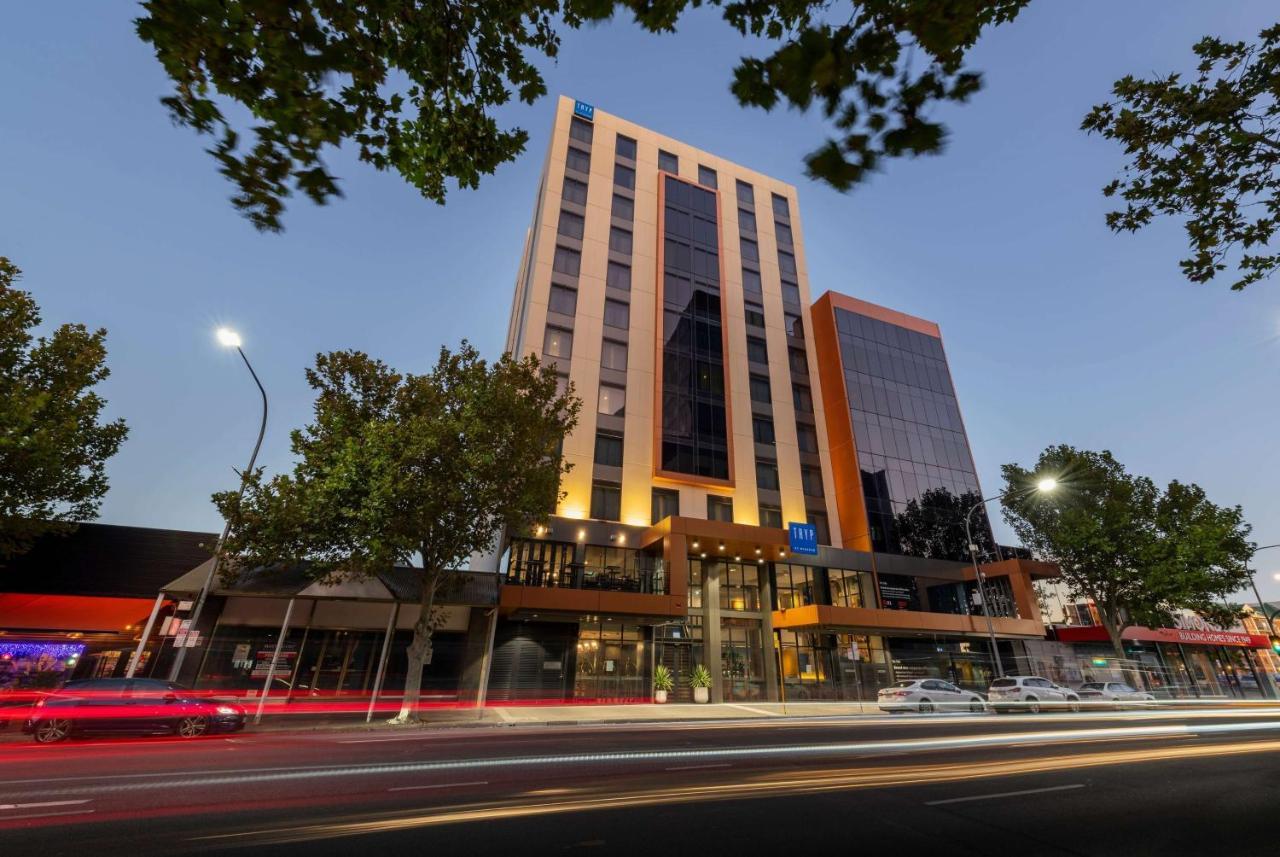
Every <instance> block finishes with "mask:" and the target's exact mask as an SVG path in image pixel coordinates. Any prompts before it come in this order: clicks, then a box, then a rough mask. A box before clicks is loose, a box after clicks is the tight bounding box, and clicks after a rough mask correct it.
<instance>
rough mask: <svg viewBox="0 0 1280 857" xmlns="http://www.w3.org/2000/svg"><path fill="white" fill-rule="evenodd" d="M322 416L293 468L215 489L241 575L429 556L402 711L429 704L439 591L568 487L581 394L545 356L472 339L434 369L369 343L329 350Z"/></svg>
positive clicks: (298, 442)
mask: <svg viewBox="0 0 1280 857" xmlns="http://www.w3.org/2000/svg"><path fill="white" fill-rule="evenodd" d="M307 382H308V383H309V384H310V385H311V388H312V389H313V390H314V391H315V393H316V403H315V416H314V420H313V422H312V423H311V424H310V425H308V426H306V427H305V428H303V429H298V430H295V431H294V432H293V434H292V446H293V452H294V455H295V456H297V463H296V464H295V466H294V469H293V473H291V474H281V475H278V476H275V477H273V478H271V479H269V480H268V479H264V478H263V472H262V470H260V469H259V470H258V471H256V472H254V473H250V474H247V475H246V478H245V491H244V495H243V497H242V496H241V495H240V493H239V492H238V491H224V492H221V493H218V494H215V495H214V497H213V499H214V503H215V504H216V505H217V507H218V510H219V511H220V512H221V513H222V515H223V516H224V517H225V518H226V520H227V522H228V524H229V525H230V533H229V536H228V538H227V541H226V543H225V545H224V551H225V554H226V556H227V558H228V560H230V561H229V562H228V564H227V567H228V568H229V569H230V573H231V574H235V573H237V572H240V571H244V570H252V569H256V568H260V567H264V566H272V565H276V564H278V563H288V564H293V563H305V564H306V568H307V571H308V573H310V574H312V575H313V576H315V577H316V578H318V579H321V580H326V581H331V582H332V581H336V580H340V579H343V578H350V577H355V578H359V577H362V576H367V575H370V574H373V573H375V572H379V571H386V570H389V569H391V568H393V567H395V566H397V565H418V564H419V563H420V565H419V568H420V578H421V584H422V594H421V600H420V603H421V607H422V611H421V614H420V616H419V619H418V620H417V622H416V624H415V625H414V629H413V639H412V641H411V642H410V644H409V647H408V658H409V673H408V676H407V678H406V682H405V695H404V706H403V709H402V711H401V714H400V719H401V720H407V719H410V718H412V717H414V716H416V709H417V704H418V698H419V691H420V688H421V679H422V667H423V664H424V663H425V662H426V658H427V656H428V655H429V653H430V651H431V638H432V633H433V632H434V630H435V628H434V619H435V616H436V610H435V608H436V607H437V597H438V596H439V595H440V594H441V593H442V592H444V590H445V588H446V587H447V586H448V585H449V584H450V583H451V581H452V580H453V579H455V573H454V570H455V569H457V568H459V567H460V566H461V565H462V564H463V563H465V562H466V561H467V559H468V558H469V557H470V556H471V555H472V554H473V553H486V552H488V551H489V550H491V549H492V548H493V547H494V543H495V540H496V539H498V538H499V537H500V536H501V535H502V534H503V533H504V532H511V531H524V530H527V529H529V528H530V527H531V526H532V525H533V524H534V523H536V522H538V521H542V520H545V519H546V517H547V516H548V515H550V514H551V513H552V512H553V511H554V510H555V506H556V503H557V502H558V500H559V499H560V496H561V492H560V478H561V476H562V475H563V474H564V473H565V472H567V469H568V468H567V466H566V465H565V464H564V463H563V461H562V459H561V456H560V452H559V450H560V444H561V442H562V440H563V438H564V436H565V435H566V434H567V433H568V432H569V431H571V430H572V429H573V426H574V425H575V424H576V423H577V418H578V410H579V408H580V406H581V403H580V401H579V400H578V399H577V398H576V397H575V396H574V395H573V394H572V390H569V391H566V392H564V393H559V392H558V391H557V384H556V375H555V372H554V370H553V369H551V368H549V367H543V366H540V365H539V363H538V360H537V358H536V357H528V358H525V359H524V360H519V361H517V360H514V359H512V358H511V357H509V356H506V357H503V358H502V359H501V360H498V361H497V362H495V363H492V364H490V363H487V362H486V361H484V360H482V359H480V356H479V354H478V353H477V352H476V351H475V349H474V348H472V347H471V346H470V345H468V344H467V343H465V342H464V343H463V344H462V347H461V348H460V349H459V350H458V351H457V352H450V351H449V350H448V349H441V351H440V357H439V360H438V361H437V362H436V365H435V366H434V367H433V368H432V369H431V371H430V372H428V373H426V374H424V375H406V374H401V373H399V372H396V371H394V370H393V369H391V368H390V367H388V366H387V365H386V364H384V363H382V362H381V361H379V360H375V359H373V358H371V357H369V356H368V355H367V354H364V353H362V352H358V351H335V352H332V353H329V354H321V355H318V356H317V357H316V363H315V367H314V368H312V369H308V370H307Z"/></svg>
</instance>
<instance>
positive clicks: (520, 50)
mask: <svg viewBox="0 0 1280 857" xmlns="http://www.w3.org/2000/svg"><path fill="white" fill-rule="evenodd" d="M1028 2H1030V0H848V1H847V2H835V3H832V2H831V1H830V0H781V1H780V2H760V0H482V2H475V0H471V2H467V0H448V2H444V3H431V4H427V3H422V2H418V0H376V2H375V0H363V1H362V2H348V0H284V2H281V0H146V2H144V3H143V4H142V5H143V8H144V11H145V14H144V15H143V16H142V17H141V18H139V19H138V20H137V21H136V27H137V32H138V35H139V37H141V38H142V40H143V41H144V42H147V43H148V44H150V45H151V46H152V47H153V48H154V50H155V53H156V57H157V59H158V60H159V61H160V63H161V65H162V66H163V67H164V70H165V73H166V74H167V75H168V76H169V78H170V79H171V81H172V83H173V92H172V94H170V95H169V96H167V97H165V98H164V99H162V101H163V103H164V105H165V106H166V107H167V108H168V109H169V113H170V115H171V117H172V118H173V120H174V121H175V122H176V123H177V124H179V125H183V126H187V127H190V128H193V129H195V130H196V131H197V132H199V133H200V134H204V135H209V136H211V137H213V138H214V143H213V146H212V148H211V149H210V150H209V151H210V153H211V154H212V155H213V156H214V158H215V159H216V160H217V162H218V164H219V168H220V170H221V172H222V173H223V174H224V175H225V176H226V177H227V178H228V179H229V180H230V181H231V182H232V183H233V184H234V186H235V192H234V194H233V196H232V202H233V204H234V205H235V206H236V207H237V208H238V209H240V210H241V211H242V212H243V213H244V214H245V216H247V217H248V218H249V219H250V221H251V222H252V223H253V224H254V225H255V226H256V227H257V228H259V229H262V230H280V229H281V228H282V227H283V219H282V215H283V213H284V209H285V201H286V200H287V199H288V198H289V197H290V196H291V195H293V194H294V193H295V192H296V193H301V194H303V195H305V196H307V197H308V198H309V199H311V200H312V201H313V202H315V203H318V204H324V203H327V202H328V201H330V200H331V199H333V198H334V197H338V196H341V189H340V187H339V182H338V179H337V177H335V176H334V175H333V174H332V173H331V172H330V171H329V169H328V167H327V166H326V165H325V162H324V157H325V155H326V153H328V152H330V151H332V150H334V149H337V148H338V147H340V146H350V147H352V150H353V151H355V152H356V153H357V156H358V157H359V159H360V160H361V161H363V162H365V163H367V164H370V165H371V166H373V167H374V168H376V169H378V170H395V171H396V172H398V173H400V175H401V176H402V177H403V178H404V179H405V180H406V181H408V182H409V183H410V184H412V185H413V186H414V187H415V188H416V189H417V190H418V191H419V193H421V194H422V195H423V196H424V197H426V198H427V199H431V200H434V201H436V202H439V203H443V202H444V200H445V196H446V185H447V183H448V182H449V181H450V180H452V181H454V182H456V183H457V185H458V186H459V187H462V188H474V187H476V186H478V184H479V181H480V178H481V176H483V175H486V174H491V173H493V172H494V170H496V169H497V167H498V166H500V165H501V164H503V163H505V162H507V161H510V160H513V159H514V158H515V157H517V156H518V155H519V154H520V153H521V152H523V151H524V147H525V145H526V143H527V142H528V139H529V135H528V133H527V132H526V131H525V130H524V129H522V128H519V127H507V128H504V127H501V125H500V124H499V122H498V121H497V120H496V119H495V118H494V116H493V111H494V109H495V108H498V107H501V106H502V105H504V104H507V103H509V102H510V101H511V100H512V99H513V98H514V99H518V100H519V101H521V102H523V103H525V104H532V103H534V102H535V101H537V100H538V99H539V98H541V97H542V96H543V95H545V94H546V84H545V82H544V80H543V76H542V74H541V73H540V72H539V71H538V68H537V65H536V63H537V62H538V61H539V60H542V59H551V60H554V59H555V58H556V57H557V55H558V53H559V50H560V33H561V32H562V31H563V30H564V29H566V28H568V29H574V28H578V27H581V26H582V25H583V24H586V23H590V22H595V21H602V20H606V19H608V18H611V17H612V16H613V15H614V14H615V13H616V12H618V11H622V12H623V13H629V14H630V15H631V17H632V18H633V19H634V21H635V22H636V23H637V24H638V25H639V26H641V27H642V28H644V29H645V30H647V31H650V32H653V33H659V32H665V31H673V30H675V29H676V27H677V26H678V24H679V22H680V18H681V16H682V15H683V14H684V13H685V12H686V11H688V10H689V9H690V8H693V7H698V6H702V5H708V6H716V7H718V8H719V9H720V11H721V13H722V16H723V19H724V21H725V22H726V23H727V24H728V25H729V26H730V27H732V28H733V29H734V30H736V31H737V32H738V33H740V34H742V35H743V36H744V37H751V38H754V39H761V40H764V41H765V42H766V43H771V44H772V45H775V46H776V47H774V49H773V50H772V52H770V53H767V54H766V55H764V56H755V57H745V58H743V59H742V61H741V62H740V63H739V65H738V66H737V68H736V69H734V71H733V75H732V78H733V79H732V85H731V90H732V93H733V95H734V96H735V97H736V98H737V100H738V101H739V103H741V104H742V105H744V106H751V107H758V108H761V109H764V110H772V109H774V108H775V107H778V106H779V105H783V104H785V105H787V106H790V107H793V108H797V109H800V110H808V109H810V108H815V107H816V108H817V109H818V110H819V111H820V112H821V114H822V115H823V117H824V118H825V119H826V120H827V121H828V123H829V124H830V126H831V131H832V134H831V136H830V137H829V138H828V139H827V140H826V141H825V142H824V143H823V144H822V145H821V146H820V147H819V148H817V149H816V150H814V151H813V152H812V153H811V154H809V155H808V157H807V158H806V159H805V162H806V165H807V169H808V173H809V175H810V176H811V177H814V178H817V179H819V180H822V181H825V182H827V183H829V184H830V185H832V186H833V187H836V188H838V189H840V190H848V189H850V188H852V187H853V186H854V185H856V184H858V183H859V182H861V181H863V180H864V179H865V178H866V177H867V176H868V175H869V174H870V173H871V172H872V171H874V170H875V169H877V168H878V167H879V166H880V164H881V162H882V161H883V159H885V158H895V157H902V156H917V155H925V154H934V153H937V152H940V151H942V149H943V147H944V145H945V142H946V129H945V127H944V126H943V125H942V124H941V123H940V122H937V121H936V120H934V119H931V118H930V116H929V108H930V107H931V106H932V105H934V104H937V103H939V102H963V101H966V100H968V99H969V98H970V97H971V96H972V95H973V94H974V93H975V92H977V91H978V90H979V89H980V88H981V85H982V80H981V75H979V74H978V73H977V72H976V71H974V70H972V69H969V68H966V66H965V57H966V54H967V52H968V50H969V49H970V48H971V47H972V46H973V45H974V43H975V42H976V41H977V39H978V37H979V36H980V34H981V33H982V32H983V31H984V30H986V29H987V28H988V27H991V26H995V25H999V24H1001V23H1005V22H1007V21H1011V20H1012V19H1013V18H1014V17H1016V16H1017V14H1018V13H1019V12H1020V11H1021V10H1022V8H1023V7H1024V6H1026V5H1027V3H1028Z"/></svg>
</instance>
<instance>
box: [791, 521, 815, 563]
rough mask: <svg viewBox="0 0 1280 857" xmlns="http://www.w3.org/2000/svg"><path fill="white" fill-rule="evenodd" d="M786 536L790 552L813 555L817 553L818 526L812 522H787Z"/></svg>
mask: <svg viewBox="0 0 1280 857" xmlns="http://www.w3.org/2000/svg"><path fill="white" fill-rule="evenodd" d="M787 536H788V541H789V542H790V545H791V552H792V553H800V554H808V555H809V556H815V555H817V553H818V528H817V527H815V526H814V525H813V524H801V523H797V522H796V521H792V522H791V523H789V524H787Z"/></svg>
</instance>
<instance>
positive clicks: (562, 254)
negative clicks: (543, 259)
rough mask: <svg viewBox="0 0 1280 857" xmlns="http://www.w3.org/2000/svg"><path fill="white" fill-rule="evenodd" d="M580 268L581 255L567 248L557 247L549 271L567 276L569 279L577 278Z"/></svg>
mask: <svg viewBox="0 0 1280 857" xmlns="http://www.w3.org/2000/svg"><path fill="white" fill-rule="evenodd" d="M581 268H582V254H581V253H579V252H578V251H577V250H572V249H570V248H568V247H557V248H556V253H555V256H554V257H553V258H552V260H551V269H552V270H554V271H558V272H560V273H561V274H568V275H569V276H570V277H576V276H578V271H579V270H581Z"/></svg>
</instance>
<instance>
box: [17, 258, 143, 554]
mask: <svg viewBox="0 0 1280 857" xmlns="http://www.w3.org/2000/svg"><path fill="white" fill-rule="evenodd" d="M21 275H22V271H21V270H20V269H19V268H18V267H17V266H16V265H14V264H13V263H12V262H11V261H9V259H7V258H5V257H4V256H0V559H5V558H8V557H11V556H14V555H15V554H18V553H22V552H23V551H25V550H27V549H29V548H30V547H31V543H32V542H33V541H34V540H35V539H37V538H39V537H40V536H41V535H44V534H45V533H49V532H66V531H69V530H70V529H71V526H72V524H73V523H74V522H75V521H85V520H90V519H92V518H95V517H97V515H98V509H99V507H100V506H101V504H102V498H103V496H104V495H105V494H106V493H107V475H106V462H107V459H109V458H110V457H111V456H113V455H115V454H116V451H117V450H118V449H119V448H120V444H121V443H123V442H124V439H125V437H126V436H127V435H128V433H129V430H128V428H127V427H126V426H125V423H124V420H122V419H117V420H113V421H111V422H104V421H103V420H102V412H103V410H104V409H105V408H106V404H107V402H106V400H105V399H104V398H102V396H100V395H99V394H98V393H97V391H96V388H97V386H98V385H99V384H100V383H101V382H102V381H105V380H106V378H107V376H108V375H110V374H111V373H110V371H109V370H108V369H107V346H106V339H107V332H106V330H103V329H101V328H100V329H98V330H95V331H92V332H91V331H89V329H88V328H86V327H85V326H84V325H83V324H63V325H61V326H59V327H57V328H55V329H54V331H53V332H52V333H51V334H49V335H48V336H41V337H39V338H37V337H35V335H34V334H33V333H32V331H33V330H34V329H35V328H36V327H38V326H39V325H40V323H41V318H40V308H39V307H38V306H37V305H36V302H35V300H34V299H33V298H32V297H31V295H30V294H29V293H28V292H24V291H21V290H19V289H16V288H14V285H15V284H16V283H17V282H18V280H19V279H20V277H21Z"/></svg>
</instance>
